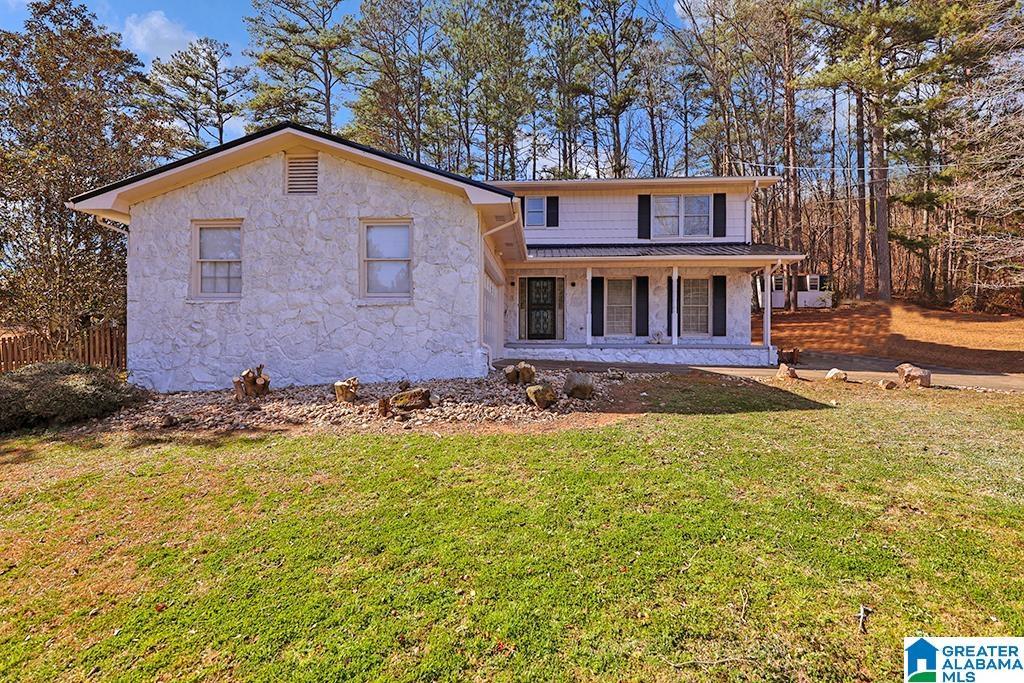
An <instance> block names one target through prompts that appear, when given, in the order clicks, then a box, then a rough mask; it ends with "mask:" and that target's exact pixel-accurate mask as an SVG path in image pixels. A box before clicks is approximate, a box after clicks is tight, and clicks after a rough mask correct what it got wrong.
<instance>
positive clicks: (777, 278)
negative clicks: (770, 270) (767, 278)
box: [772, 275, 786, 292]
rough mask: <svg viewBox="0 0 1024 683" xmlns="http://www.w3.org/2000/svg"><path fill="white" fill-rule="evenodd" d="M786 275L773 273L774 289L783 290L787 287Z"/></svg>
mask: <svg viewBox="0 0 1024 683" xmlns="http://www.w3.org/2000/svg"><path fill="white" fill-rule="evenodd" d="M785 279H786V276H785V275H772V289H774V290H775V291H776V292H781V291H782V290H783V289H785V288H786V283H785Z"/></svg>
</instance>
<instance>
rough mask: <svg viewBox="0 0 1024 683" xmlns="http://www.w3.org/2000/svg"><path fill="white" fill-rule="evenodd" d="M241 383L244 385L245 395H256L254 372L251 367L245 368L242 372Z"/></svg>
mask: <svg viewBox="0 0 1024 683" xmlns="http://www.w3.org/2000/svg"><path fill="white" fill-rule="evenodd" d="M241 377H242V384H243V385H244V386H245V395H246V396H249V397H253V396H255V395H256V373H255V372H254V371H253V369H252V368H246V369H245V370H244V371H243V372H242V375H241Z"/></svg>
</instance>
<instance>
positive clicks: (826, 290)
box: [754, 273, 833, 308]
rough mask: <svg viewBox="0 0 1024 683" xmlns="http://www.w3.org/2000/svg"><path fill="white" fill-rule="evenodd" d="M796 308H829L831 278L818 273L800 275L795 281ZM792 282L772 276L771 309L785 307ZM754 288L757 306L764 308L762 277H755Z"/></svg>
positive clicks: (783, 276) (830, 304) (779, 276)
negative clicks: (787, 292)
mask: <svg viewBox="0 0 1024 683" xmlns="http://www.w3.org/2000/svg"><path fill="white" fill-rule="evenodd" d="M796 283H797V284H796V287H797V290H796V304H797V308H831V307H832V297H833V292H832V278H831V276H829V275H821V274H820V273H800V274H798V275H797V280H796ZM791 287H792V282H791V281H790V279H789V278H787V277H786V276H785V275H782V274H778V275H773V276H772V279H771V291H772V308H785V307H786V291H787V290H788V289H790V288H791ZM754 288H755V289H756V290H757V305H758V306H759V307H761V308H764V296H763V294H764V276H763V275H758V276H756V277H755V284H754Z"/></svg>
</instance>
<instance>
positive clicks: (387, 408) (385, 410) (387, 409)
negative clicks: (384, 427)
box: [377, 396, 391, 417]
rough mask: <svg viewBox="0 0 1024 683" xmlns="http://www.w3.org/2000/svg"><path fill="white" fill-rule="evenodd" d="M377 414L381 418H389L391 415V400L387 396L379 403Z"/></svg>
mask: <svg viewBox="0 0 1024 683" xmlns="http://www.w3.org/2000/svg"><path fill="white" fill-rule="evenodd" d="M377 414H378V415H379V416H381V417H387V416H388V415H390V414H391V399H390V398H388V397H387V396H385V397H384V398H382V399H381V400H379V401H377Z"/></svg>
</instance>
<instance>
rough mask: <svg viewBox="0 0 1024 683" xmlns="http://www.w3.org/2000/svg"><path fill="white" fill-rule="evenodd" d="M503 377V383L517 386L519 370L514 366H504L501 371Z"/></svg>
mask: <svg viewBox="0 0 1024 683" xmlns="http://www.w3.org/2000/svg"><path fill="white" fill-rule="evenodd" d="M502 373H504V375H505V381H506V382H508V383H509V384H519V370H517V369H516V366H514V365H506V366H505V368H504V369H503V370H502Z"/></svg>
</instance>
